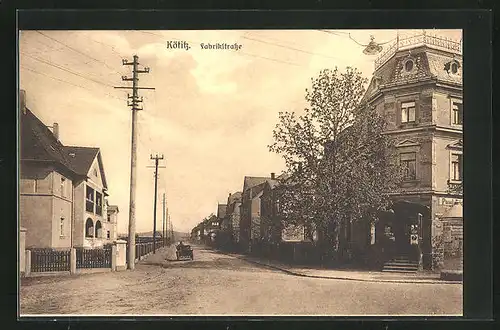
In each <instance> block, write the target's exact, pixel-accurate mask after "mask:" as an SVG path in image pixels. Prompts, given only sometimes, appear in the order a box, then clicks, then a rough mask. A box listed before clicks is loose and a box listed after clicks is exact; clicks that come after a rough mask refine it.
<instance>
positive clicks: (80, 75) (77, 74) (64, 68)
mask: <svg viewBox="0 0 500 330" xmlns="http://www.w3.org/2000/svg"><path fill="white" fill-rule="evenodd" d="M21 54H24V55H26V56H28V57H30V58H32V59H34V60H36V61H39V62H41V63H44V64H47V65H50V66H52V67H55V68H57V69H60V70H63V71H66V72H68V73H71V74H73V75H75V76H78V77H80V78H83V79H87V80H90V81H92V82H94V83H96V84H100V85H103V86H106V87H113V86H112V85H111V84H106V83H104V82H102V81H99V80H95V79H92V78H89V77H85V76H84V75H82V74H81V73H78V72H75V71H72V70H69V69H68V68H66V67H64V66H61V65H57V64H55V63H52V62H50V61H46V60H43V59H41V58H38V57H36V56H33V55H31V54H29V53H25V52H23V51H21Z"/></svg>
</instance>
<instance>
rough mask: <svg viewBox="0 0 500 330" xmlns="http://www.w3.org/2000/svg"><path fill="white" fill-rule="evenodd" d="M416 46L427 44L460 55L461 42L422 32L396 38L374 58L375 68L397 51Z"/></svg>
mask: <svg viewBox="0 0 500 330" xmlns="http://www.w3.org/2000/svg"><path fill="white" fill-rule="evenodd" d="M418 46H428V47H430V48H435V49H440V50H445V51H448V52H452V53H455V54H457V55H462V43H461V42H457V41H455V40H451V39H449V38H443V37H439V36H433V35H428V34H426V33H423V34H420V35H414V36H410V37H406V38H398V39H397V41H396V42H395V43H393V44H392V45H390V46H389V48H387V50H386V51H385V52H383V53H382V54H381V55H380V56H379V57H378V58H377V59H376V60H375V70H377V69H378V68H380V67H381V66H382V65H384V64H385V63H386V62H387V61H388V60H389V59H390V58H392V56H393V55H394V54H396V53H397V52H398V51H400V50H405V49H410V48H415V47H418Z"/></svg>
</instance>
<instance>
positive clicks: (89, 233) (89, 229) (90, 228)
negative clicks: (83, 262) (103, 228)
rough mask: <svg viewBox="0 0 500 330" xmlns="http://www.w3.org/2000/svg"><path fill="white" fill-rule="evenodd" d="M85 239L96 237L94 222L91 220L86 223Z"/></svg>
mask: <svg viewBox="0 0 500 330" xmlns="http://www.w3.org/2000/svg"><path fill="white" fill-rule="evenodd" d="M85 237H94V222H93V221H92V219H91V218H88V219H87V221H86V222H85Z"/></svg>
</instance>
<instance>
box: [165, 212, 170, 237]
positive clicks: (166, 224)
mask: <svg viewBox="0 0 500 330" xmlns="http://www.w3.org/2000/svg"><path fill="white" fill-rule="evenodd" d="M165 237H166V238H167V244H170V241H169V238H168V206H167V215H166V217H165Z"/></svg>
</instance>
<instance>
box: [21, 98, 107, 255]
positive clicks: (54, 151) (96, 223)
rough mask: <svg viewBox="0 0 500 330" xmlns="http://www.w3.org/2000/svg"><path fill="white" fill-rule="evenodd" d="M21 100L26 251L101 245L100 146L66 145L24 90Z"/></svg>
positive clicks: (103, 193)
mask: <svg viewBox="0 0 500 330" xmlns="http://www.w3.org/2000/svg"><path fill="white" fill-rule="evenodd" d="M20 101H21V102H20V115H19V121H20V127H19V129H20V161H21V162H20V185H19V190H20V201H19V217H20V219H19V220H20V224H21V226H22V227H25V228H26V230H27V233H26V247H27V248H29V247H35V248H69V247H76V246H89V247H90V246H99V245H103V244H104V240H103V238H104V237H103V231H102V230H103V220H104V218H105V216H103V215H105V214H106V211H105V210H104V198H105V196H107V193H106V190H107V183H106V178H105V175H104V168H103V165H102V159H101V154H100V151H99V148H83V147H66V146H64V145H63V144H62V143H61V142H60V141H59V126H58V125H57V123H54V124H53V125H52V126H50V128H52V130H51V129H49V127H48V126H46V125H45V124H44V123H43V122H42V121H41V120H40V119H38V118H37V117H36V116H35V115H34V114H33V112H31V111H30V110H29V109H28V108H27V107H26V101H25V92H24V91H21V93H20ZM88 219H91V222H92V224H90V221H87V220H88Z"/></svg>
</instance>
